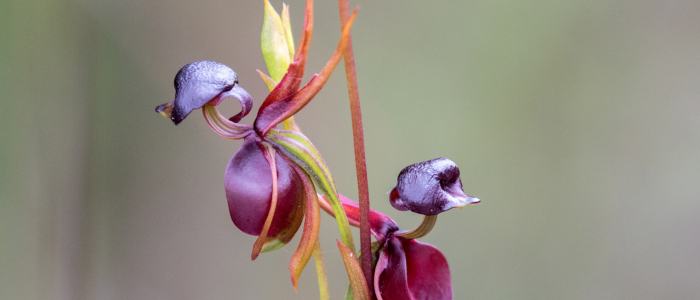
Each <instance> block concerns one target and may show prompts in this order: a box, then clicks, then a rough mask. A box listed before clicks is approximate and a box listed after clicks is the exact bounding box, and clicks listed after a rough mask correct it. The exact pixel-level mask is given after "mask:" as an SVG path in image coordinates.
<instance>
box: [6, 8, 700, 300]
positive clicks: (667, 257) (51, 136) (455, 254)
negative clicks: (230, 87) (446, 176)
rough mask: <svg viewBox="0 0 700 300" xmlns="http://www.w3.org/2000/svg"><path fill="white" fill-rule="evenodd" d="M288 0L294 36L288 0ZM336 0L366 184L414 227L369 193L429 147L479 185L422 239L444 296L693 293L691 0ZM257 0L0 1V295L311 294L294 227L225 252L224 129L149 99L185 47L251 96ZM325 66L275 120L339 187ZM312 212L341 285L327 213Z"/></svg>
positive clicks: (695, 107) (164, 97) (344, 170)
mask: <svg viewBox="0 0 700 300" xmlns="http://www.w3.org/2000/svg"><path fill="white" fill-rule="evenodd" d="M287 4H289V5H290V7H291V8H290V14H291V15H292V18H291V23H292V24H291V25H292V26H291V27H292V28H294V29H295V31H294V35H295V36H297V37H298V36H300V32H299V31H296V30H299V28H301V22H302V19H301V18H299V16H301V15H303V6H304V5H303V1H299V0H292V1H289V2H288V3H287ZM272 5H273V6H275V7H278V8H280V7H281V2H275V1H273V2H272ZM354 5H360V6H361V10H360V14H359V15H358V19H357V20H356V22H355V25H354V26H353V46H354V49H355V59H356V63H357V72H358V79H359V87H360V96H361V100H362V109H363V117H364V126H365V139H366V143H367V144H366V148H367V159H368V163H369V165H368V171H369V179H370V192H371V200H372V207H373V208H376V209H378V210H381V211H382V212H386V213H387V214H389V215H390V216H391V217H392V218H393V219H395V220H396V221H397V222H398V223H399V224H400V226H401V228H402V229H410V228H413V227H414V226H415V225H416V224H417V223H418V222H420V217H418V216H415V215H414V214H411V213H402V212H398V211H395V210H393V209H392V208H391V206H390V204H389V199H388V195H386V192H387V191H389V190H391V188H392V187H393V186H394V184H395V183H396V176H397V175H398V173H399V171H400V170H401V169H402V168H403V167H404V166H407V165H409V164H412V163H415V162H419V161H424V160H427V159H431V158H435V157H449V158H450V159H452V160H453V161H455V162H456V163H457V164H458V165H459V166H460V169H461V171H462V173H461V178H462V182H463V184H464V186H465V191H468V192H469V193H470V195H474V196H476V197H479V198H481V199H482V203H480V204H479V205H476V206H470V207H469V208H468V209H464V210H458V211H452V212H450V213H449V214H444V215H443V216H441V217H440V221H439V222H438V223H437V225H436V228H435V230H433V232H432V233H431V234H430V235H428V236H427V237H426V238H424V239H422V241H424V242H427V243H430V244H432V245H435V246H436V247H438V248H440V250H441V251H442V252H443V254H444V255H445V257H447V259H448V261H449V264H450V269H451V270H452V272H451V276H452V280H453V282H454V283H455V284H454V294H455V299H542V298H545V299H696V298H700V288H699V287H698V285H697V278H699V277H700V268H698V266H700V256H698V255H697V253H700V238H699V237H698V230H697V229H698V228H700V201H698V199H700V185H699V184H698V182H700V172H699V171H698V170H699V166H700V134H699V132H700V118H699V117H698V116H700V100H698V99H700V84H698V78H700V54H699V53H700V31H698V28H700V18H698V17H697V16H698V15H699V14H700V2H698V1H692V0H671V1H641V2H640V1H631V0H629V1H604V0H594V1H580V0H579V1H573V0H570V1H557V2H554V1H534V2H533V1H515V0H506V1H497V2H493V1H367V0H362V1H356V2H351V6H354ZM315 14H316V19H315V24H316V27H315V30H314V40H313V43H312V46H311V52H312V53H310V56H309V57H316V58H318V60H313V61H309V62H308V65H307V68H308V69H309V70H320V69H322V68H323V65H324V64H325V62H326V61H325V60H326V59H327V58H328V57H330V55H331V54H332V53H333V50H334V48H335V46H336V43H337V40H338V36H339V33H340V28H339V27H340V24H339V23H340V22H339V21H338V11H337V3H335V2H333V1H317V3H316V5H315ZM262 15H263V5H262V1H260V2H257V1H233V2H232V1H198V2H186V1H176V2H167V1H136V0H126V1H94V0H81V1H73V0H59V1H36V0H35V1H19V0H7V1H2V2H0V294H2V298H3V299H5V298H7V299H232V298H233V299H274V298H279V297H280V295H284V297H286V298H289V299H312V298H315V297H317V291H316V289H315V288H316V279H315V278H314V276H315V275H314V272H308V270H307V272H304V273H303V274H302V276H301V278H300V280H299V293H298V294H294V293H293V291H292V290H293V288H292V287H291V285H289V284H288V282H289V277H288V276H289V272H288V270H287V262H288V261H289V259H290V257H291V255H292V253H291V251H293V250H289V252H287V253H285V252H284V251H276V252H275V253H272V254H270V255H266V256H264V257H263V259H259V260H257V261H255V262H250V261H248V260H247V259H245V257H247V254H248V253H249V251H250V249H249V246H250V244H252V243H253V241H254V237H250V236H247V235H245V234H243V233H240V232H239V231H237V230H236V229H235V228H234V226H233V225H232V224H231V222H230V218H229V215H228V211H227V206H226V200H225V199H226V198H225V196H224V192H223V189H222V187H223V181H222V180H221V178H222V174H223V172H224V167H223V166H224V165H225V164H226V162H227V161H228V159H229V158H230V157H231V155H232V154H233V152H234V151H235V149H238V148H239V146H240V142H237V141H226V140H223V139H220V138H218V137H217V136H216V135H215V134H214V133H212V132H211V131H210V130H209V128H207V126H206V124H204V122H185V123H183V124H181V125H180V126H178V127H177V128H176V127H175V126H173V125H172V123H171V122H170V121H168V120H166V119H164V118H162V117H161V116H159V115H158V114H157V113H155V112H153V107H155V106H156V105H158V104H159V103H164V102H168V101H172V99H173V96H174V90H173V87H172V84H173V76H174V74H175V73H176V72H177V70H178V69H179V68H180V67H181V66H182V65H184V64H186V63H189V62H193V61H198V60H205V59H206V60H213V61H218V62H221V63H224V64H226V65H228V66H231V67H232V68H233V69H234V70H235V71H236V72H237V73H238V75H239V81H240V82H241V84H242V85H245V87H246V89H247V90H248V91H249V92H250V93H251V94H252V96H253V97H254V99H255V100H256V104H257V105H259V104H260V103H262V100H263V99H264V97H265V96H266V95H267V94H268V92H269V91H268V89H267V87H266V86H265V84H264V83H263V82H262V81H261V80H260V79H259V75H258V74H257V72H256V71H255V70H256V69H260V70H264V69H265V68H266V67H265V62H264V60H263V57H262V55H261V53H260V35H261V32H260V28H262ZM342 73H343V72H342V68H341V67H339V68H338V70H337V71H336V73H335V74H334V75H333V76H332V77H331V79H330V80H329V82H328V83H327V85H326V87H325V88H324V90H323V91H322V92H321V93H319V94H318V95H317V96H316V98H315V100H314V101H313V102H312V103H311V104H310V105H308V106H307V107H306V108H305V109H304V110H303V111H302V112H300V113H299V114H298V115H297V116H296V119H295V120H296V122H298V124H299V125H300V127H301V128H302V129H303V130H304V133H305V134H306V135H307V136H309V138H310V139H312V140H313V141H314V144H315V145H316V147H317V148H318V150H319V151H320V152H321V153H322V154H323V157H324V159H325V160H326V162H327V163H328V165H329V167H330V169H331V171H332V172H333V175H334V176H333V177H334V180H335V182H336V185H337V188H338V190H339V192H340V193H342V194H345V195H347V196H348V197H352V198H356V197H355V196H356V188H355V184H356V183H355V174H354V172H355V171H354V170H355V168H354V158H353V151H352V131H351V127H350V116H349V111H348V110H349V109H348V101H347V94H346V92H347V89H346V86H345V80H344V77H343V75H342ZM305 75H306V80H305V82H306V81H308V79H309V78H310V76H311V75H313V74H305ZM232 103H233V102H232ZM224 105H225V106H226V105H229V106H228V107H227V108H229V109H230V114H231V115H232V114H233V112H234V111H236V110H237V109H238V107H237V106H236V105H238V104H224ZM225 109H226V107H225V108H224V110H225ZM254 110H257V106H256V107H255V108H254ZM190 118H201V116H199V115H197V114H193V115H192V116H191V117H190ZM251 121H252V118H251V117H248V120H244V121H243V122H251ZM322 222H323V223H322V228H321V240H322V241H327V242H326V243H324V244H323V245H322V247H323V248H324V249H325V250H326V251H325V253H324V254H325V255H324V256H325V257H326V262H327V267H328V271H329V282H330V287H329V288H330V292H331V295H334V296H332V297H336V298H337V297H342V295H343V294H344V292H345V287H346V286H345V279H346V276H347V275H346V273H345V271H344V267H343V265H342V259H341V257H340V253H339V252H337V251H335V250H334V249H337V248H336V247H337V246H336V245H335V243H334V242H333V241H334V240H335V239H337V238H338V237H339V235H338V230H337V229H336V228H335V221H334V220H332V219H330V218H327V217H323V220H322ZM292 243H296V241H292ZM261 270H264V271H261ZM270 282H278V283H279V284H275V285H270V284H269V283H270ZM262 285H264V286H262Z"/></svg>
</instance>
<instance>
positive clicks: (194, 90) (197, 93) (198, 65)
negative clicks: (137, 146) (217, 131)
mask: <svg viewBox="0 0 700 300" xmlns="http://www.w3.org/2000/svg"><path fill="white" fill-rule="evenodd" d="M174 84H175V100H174V101H173V102H169V103H165V104H161V105H159V106H158V107H156V112H159V113H161V114H162V115H164V116H166V117H169V118H170V119H171V120H172V121H173V123H175V125H177V124H180V122H182V120H184V119H185V118H186V117H187V115H189V114H190V112H192V111H193V110H195V109H198V108H201V107H202V106H204V105H205V104H207V103H209V102H213V103H219V102H221V100H223V99H225V98H229V97H234V98H236V99H238V100H239V101H240V102H241V107H242V109H241V112H240V113H238V114H237V115H235V116H233V117H231V119H230V120H231V121H233V122H238V121H240V119H241V118H243V116H245V115H247V114H248V112H250V110H251V108H252V107H253V98H252V97H251V96H250V94H248V92H246V90H244V89H243V88H241V87H240V86H239V85H238V76H237V75H236V72H234V71H233V70H232V69H231V68H229V67H228V66H226V65H224V64H220V63H218V62H213V61H206V60H203V61H197V62H193V63H189V64H186V65H185V66H184V67H182V69H180V71H178V72H177V75H175V82H174Z"/></svg>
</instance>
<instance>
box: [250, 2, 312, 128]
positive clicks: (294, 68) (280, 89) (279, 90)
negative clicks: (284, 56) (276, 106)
mask: <svg viewBox="0 0 700 300" xmlns="http://www.w3.org/2000/svg"><path fill="white" fill-rule="evenodd" d="M313 28H314V2H313V0H307V1H306V14H305V17H304V31H302V34H301V40H300V41H299V47H298V49H297V53H296V55H295V57H294V61H293V62H292V63H290V64H289V67H288V68H287V73H286V74H285V75H284V77H282V80H280V82H279V83H278V84H277V86H275V88H274V89H273V90H272V91H271V92H270V94H269V95H267V97H266V98H265V101H263V103H262V105H260V108H259V109H258V112H260V111H262V110H266V109H267V107H268V106H270V105H272V104H273V103H275V102H277V101H280V100H282V99H284V98H286V97H289V96H291V95H292V94H294V93H295V92H296V91H297V90H299V86H301V80H302V78H303V77H304V69H305V67H306V56H307V54H308V52H309V44H310V43H311V35H312V34H313ZM258 115H259V113H258Z"/></svg>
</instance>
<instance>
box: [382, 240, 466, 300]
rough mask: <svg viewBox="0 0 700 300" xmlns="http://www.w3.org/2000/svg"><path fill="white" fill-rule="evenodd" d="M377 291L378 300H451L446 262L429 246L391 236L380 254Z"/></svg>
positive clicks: (438, 251)
mask: <svg viewBox="0 0 700 300" xmlns="http://www.w3.org/2000/svg"><path fill="white" fill-rule="evenodd" d="M374 289H375V294H376V295H377V299H379V300H414V299H415V300H429V299H430V300H449V299H452V279H451V277H450V268H449V266H448V265H447V259H445V256H444V255H442V253H441V252H440V250H438V249H437V248H435V247H433V246H431V245H429V244H425V243H421V242H418V241H416V240H414V239H404V238H401V237H396V236H392V237H391V238H389V239H388V240H387V242H386V244H385V245H384V247H382V249H381V250H380V251H379V259H378V260H377V265H376V267H375V270H374Z"/></svg>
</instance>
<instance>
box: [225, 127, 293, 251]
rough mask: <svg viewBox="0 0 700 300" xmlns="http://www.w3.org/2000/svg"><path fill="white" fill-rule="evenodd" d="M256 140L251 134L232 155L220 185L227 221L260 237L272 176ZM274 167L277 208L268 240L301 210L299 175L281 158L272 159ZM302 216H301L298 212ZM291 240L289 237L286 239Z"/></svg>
mask: <svg viewBox="0 0 700 300" xmlns="http://www.w3.org/2000/svg"><path fill="white" fill-rule="evenodd" d="M259 143H260V141H259V138H258V137H257V136H256V135H254V134H251V135H249V136H247V137H246V138H245V140H244V142H243V146H241V148H240V149H239V150H238V151H237V152H236V154H234V155H233V157H232V158H231V161H229V163H228V166H227V167H226V174H225V176H224V185H225V189H226V199H227V200H228V208H229V213H230V214H231V220H233V223H234V224H235V225H236V227H238V229H240V230H241V231H243V232H245V233H247V234H250V235H260V232H261V231H262V228H263V224H264V223H265V219H266V218H267V214H268V211H269V210H270V202H271V197H272V174H270V165H269V164H268V162H267V159H265V155H264V154H263V152H262V150H261V146H262V145H260V144H259ZM275 163H276V164H277V188H278V194H277V206H276V208H275V213H274V218H273V220H272V224H271V225H270V229H269V231H268V233H267V236H268V237H274V236H277V235H278V234H279V233H280V232H282V231H283V230H285V229H287V228H288V227H290V226H297V228H295V229H293V230H294V231H296V229H298V226H299V224H300V222H295V218H296V217H297V216H298V214H297V211H296V210H298V209H301V210H303V209H304V205H303V204H304V199H305V198H304V197H305V195H304V186H303V183H302V181H301V179H300V178H299V176H298V175H297V174H296V173H295V172H294V170H293V169H292V168H291V167H290V166H289V164H288V163H287V161H286V160H285V159H284V158H282V156H281V155H276V156H275ZM302 216H303V213H302ZM290 239H291V237H290Z"/></svg>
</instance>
